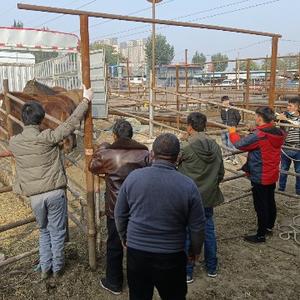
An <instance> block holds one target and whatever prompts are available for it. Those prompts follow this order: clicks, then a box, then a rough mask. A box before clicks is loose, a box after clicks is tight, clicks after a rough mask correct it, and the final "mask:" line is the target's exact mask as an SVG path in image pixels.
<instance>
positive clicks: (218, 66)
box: [211, 53, 228, 72]
mask: <svg viewBox="0 0 300 300" xmlns="http://www.w3.org/2000/svg"><path fill="white" fill-rule="evenodd" d="M211 61H212V63H213V66H214V70H215V72H223V71H225V70H226V69H227V67H228V56H227V55H226V54H224V55H223V54H222V53H216V54H214V55H212V57H211Z"/></svg>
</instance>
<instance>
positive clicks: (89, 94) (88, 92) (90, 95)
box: [82, 84, 94, 102]
mask: <svg viewBox="0 0 300 300" xmlns="http://www.w3.org/2000/svg"><path fill="white" fill-rule="evenodd" d="M82 88H83V99H86V100H87V101H88V102H91V101H92V100H93V99H94V91H93V90H92V88H89V89H87V88H86V87H85V85H84V84H83V85H82Z"/></svg>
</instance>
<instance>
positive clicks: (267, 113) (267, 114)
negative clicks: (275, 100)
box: [255, 106, 275, 123]
mask: <svg viewBox="0 0 300 300" xmlns="http://www.w3.org/2000/svg"><path fill="white" fill-rule="evenodd" d="M255 113H256V114H257V115H259V116H261V117H262V119H263V120H264V122H266V123H271V122H272V121H274V120H275V114H274V110H273V109H272V108H270V107H268V106H265V107H259V108H257V109H256V111H255Z"/></svg>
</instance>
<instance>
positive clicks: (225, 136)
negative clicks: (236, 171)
mask: <svg viewBox="0 0 300 300" xmlns="http://www.w3.org/2000/svg"><path fill="white" fill-rule="evenodd" d="M221 140H222V144H223V146H225V147H227V148H230V149H232V150H236V148H235V147H234V146H233V144H232V143H231V141H230V138H229V133H228V132H222V133H221ZM223 152H224V154H230V151H229V150H224V149H223ZM231 158H232V159H234V155H233V156H231Z"/></svg>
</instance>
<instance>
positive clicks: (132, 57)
mask: <svg viewBox="0 0 300 300" xmlns="http://www.w3.org/2000/svg"><path fill="white" fill-rule="evenodd" d="M146 41H147V40H146V39H141V40H131V41H128V42H121V43H118V39H117V38H111V39H104V40H101V41H98V42H97V43H100V44H105V45H110V46H112V47H114V49H115V51H116V52H119V53H120V54H121V55H122V56H123V57H125V58H126V59H128V61H129V67H130V74H131V75H136V76H137V75H140V76H142V75H144V74H145V73H146V51H145V45H146Z"/></svg>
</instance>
